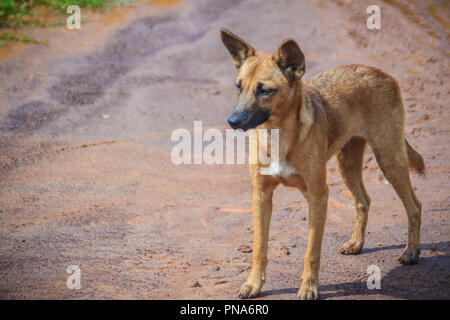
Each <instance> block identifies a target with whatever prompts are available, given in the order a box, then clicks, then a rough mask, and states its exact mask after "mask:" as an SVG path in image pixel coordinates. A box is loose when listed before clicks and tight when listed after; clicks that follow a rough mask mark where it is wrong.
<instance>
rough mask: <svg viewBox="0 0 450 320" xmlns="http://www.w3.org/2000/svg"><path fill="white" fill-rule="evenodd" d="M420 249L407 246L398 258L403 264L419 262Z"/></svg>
mask: <svg viewBox="0 0 450 320" xmlns="http://www.w3.org/2000/svg"><path fill="white" fill-rule="evenodd" d="M419 254H420V249H416V248H411V249H410V248H408V247H407V248H406V249H405V250H403V252H402V254H401V255H400V257H399V258H398V261H400V263H401V264H417V262H419Z"/></svg>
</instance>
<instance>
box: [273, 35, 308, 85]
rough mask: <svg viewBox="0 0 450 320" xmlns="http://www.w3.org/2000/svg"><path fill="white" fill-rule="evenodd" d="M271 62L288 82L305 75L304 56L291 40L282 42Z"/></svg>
mask: <svg viewBox="0 0 450 320" xmlns="http://www.w3.org/2000/svg"><path fill="white" fill-rule="evenodd" d="M273 60H274V61H275V63H276V64H277V65H278V67H279V68H280V70H281V72H282V73H283V75H284V76H285V77H286V79H287V80H288V81H289V82H292V81H295V80H298V79H300V78H301V77H302V76H303V74H304V73H305V56H304V55H303V52H302V51H301V50H300V48H299V46H298V44H297V42H295V41H294V40H292V39H288V40H284V41H283V43H282V44H281V46H280V47H279V48H278V51H277V52H276V53H275V54H274V56H273Z"/></svg>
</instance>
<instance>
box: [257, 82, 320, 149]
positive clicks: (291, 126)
mask: <svg viewBox="0 0 450 320" xmlns="http://www.w3.org/2000/svg"><path fill="white" fill-rule="evenodd" d="M293 86H294V88H293V91H292V95H291V97H290V99H288V101H287V102H286V106H285V108H284V112H283V114H282V115H281V116H279V117H277V118H276V119H275V120H272V121H268V122H266V123H264V124H263V127H264V128H265V129H279V130H280V140H284V141H283V143H280V145H284V146H285V147H284V149H285V150H280V156H281V158H285V156H286V155H287V153H288V152H289V150H290V149H291V147H292V146H293V145H294V144H296V143H297V142H300V143H301V142H302V141H304V140H305V139H306V138H307V136H308V133H309V131H310V129H311V126H312V124H313V122H314V113H313V107H312V104H311V102H310V100H309V98H308V97H307V93H306V90H305V88H304V85H303V84H302V82H301V80H298V81H297V82H296V83H295V84H293Z"/></svg>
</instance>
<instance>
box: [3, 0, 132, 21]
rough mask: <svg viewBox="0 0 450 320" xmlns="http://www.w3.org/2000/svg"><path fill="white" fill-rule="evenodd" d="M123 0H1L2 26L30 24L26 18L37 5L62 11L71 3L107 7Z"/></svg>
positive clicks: (90, 6) (89, 6)
mask: <svg viewBox="0 0 450 320" xmlns="http://www.w3.org/2000/svg"><path fill="white" fill-rule="evenodd" d="M122 2H124V1H123V0H122V1H115V0H23V1H15V0H0V27H17V26H22V25H24V24H29V22H28V21H27V20H26V19H25V18H27V17H30V16H33V15H34V14H35V11H36V7H38V6H44V7H48V8H52V9H55V10H58V11H61V12H64V13H65V12H66V9H67V7H68V6H70V5H74V4H75V5H78V6H79V7H80V8H90V9H97V8H107V7H109V6H111V5H116V4H119V3H122ZM35 18H36V19H35V20H34V22H35V23H36V21H39V17H35ZM37 24H39V23H37Z"/></svg>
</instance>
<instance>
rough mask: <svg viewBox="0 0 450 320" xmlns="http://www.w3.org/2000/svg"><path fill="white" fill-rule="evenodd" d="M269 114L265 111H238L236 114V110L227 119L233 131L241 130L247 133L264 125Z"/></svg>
mask: <svg viewBox="0 0 450 320" xmlns="http://www.w3.org/2000/svg"><path fill="white" fill-rule="evenodd" d="M269 117H270V112H269V111H266V110H254V111H251V112H249V111H247V110H244V111H240V112H237V111H236V109H235V110H233V112H231V115H230V116H229V117H228V123H229V124H230V127H231V128H233V129H242V130H244V131H247V130H248V129H253V128H256V127H257V126H259V125H260V124H262V123H264V122H265V121H267V119H269Z"/></svg>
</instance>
